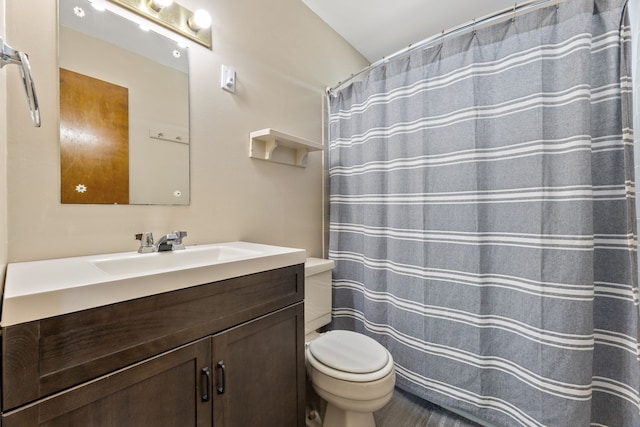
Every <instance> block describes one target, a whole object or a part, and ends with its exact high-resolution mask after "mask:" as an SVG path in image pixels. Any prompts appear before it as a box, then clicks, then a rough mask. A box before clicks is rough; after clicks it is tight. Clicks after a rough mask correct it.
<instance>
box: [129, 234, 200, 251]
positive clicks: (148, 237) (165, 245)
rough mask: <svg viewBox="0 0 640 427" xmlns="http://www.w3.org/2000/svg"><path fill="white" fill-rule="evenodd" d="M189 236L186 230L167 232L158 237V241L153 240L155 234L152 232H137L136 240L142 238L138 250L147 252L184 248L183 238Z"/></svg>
mask: <svg viewBox="0 0 640 427" xmlns="http://www.w3.org/2000/svg"><path fill="white" fill-rule="evenodd" d="M186 236H187V232H186V231H174V232H173V233H169V234H165V235H164V236H162V237H160V239H158V243H154V242H153V234H152V233H151V232H146V233H140V234H136V240H140V248H139V249H138V252H140V253H141V254H146V253H150V252H166V251H178V250H182V249H184V243H182V238H183V237H186Z"/></svg>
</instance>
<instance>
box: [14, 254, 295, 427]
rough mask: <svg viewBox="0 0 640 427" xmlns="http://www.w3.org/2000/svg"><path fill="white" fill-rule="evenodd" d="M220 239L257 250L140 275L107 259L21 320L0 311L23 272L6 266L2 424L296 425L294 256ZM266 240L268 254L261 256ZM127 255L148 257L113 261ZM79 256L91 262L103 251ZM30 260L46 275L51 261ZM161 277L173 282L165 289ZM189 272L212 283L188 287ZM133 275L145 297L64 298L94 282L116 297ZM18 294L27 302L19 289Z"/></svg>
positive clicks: (84, 291)
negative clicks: (87, 278) (106, 264)
mask: <svg viewBox="0 0 640 427" xmlns="http://www.w3.org/2000/svg"><path fill="white" fill-rule="evenodd" d="M231 245H236V246H237V247H241V248H245V249H246V248H249V247H250V249H251V250H254V251H255V252H256V253H254V254H249V255H248V254H247V253H242V252H239V253H236V254H235V255H234V256H233V257H229V258H226V259H220V260H218V261H216V262H211V261H207V260H206V257H204V256H202V254H200V255H197V256H196V257H198V256H199V257H200V258H202V260H198V261H197V262H194V263H193V264H191V265H188V264H187V266H186V267H185V266H184V265H180V263H176V266H172V267H170V268H168V269H165V270H166V271H155V272H153V268H152V267H153V264H154V262H155V261H153V260H152V261H150V263H148V265H146V266H145V268H144V272H143V273H140V272H132V271H134V270H135V268H131V269H130V268H129V267H124V270H123V267H122V265H124V264H126V263H127V262H128V261H126V260H125V261H123V262H122V263H118V262H115V263H112V264H113V265H115V264H118V266H117V267H116V268H115V269H112V272H111V273H107V275H103V276H104V277H105V280H107V279H106V277H109V275H110V276H111V277H113V276H117V280H116V279H114V280H111V282H109V281H106V282H104V283H102V282H100V281H99V280H94V282H95V283H94V284H93V285H90V286H76V288H77V289H76V290H75V291H74V290H73V288H66V289H63V287H61V285H60V286H58V287H55V286H54V288H56V289H53V288H51V287H50V288H48V289H47V291H46V292H45V293H49V297H50V298H49V300H50V302H51V305H55V306H57V307H58V308H57V310H59V311H60V313H59V314H57V315H48V316H47V317H43V318H38V319H31V320H26V321H22V320H24V319H20V321H17V319H18V317H19V316H17V314H16V316H15V317H13V318H12V317H11V316H9V315H7V316H9V317H7V316H5V312H4V310H5V309H7V308H9V314H10V313H11V312H12V309H11V305H12V303H16V304H17V303H18V301H19V300H20V298H18V295H16V292H14V291H13V290H12V289H11V281H12V280H22V279H25V278H26V276H25V275H24V274H26V273H24V272H21V271H19V270H20V268H18V267H19V266H16V265H10V266H9V269H8V275H7V285H9V287H8V288H6V289H5V293H7V292H8V298H7V295H5V300H4V302H5V305H6V304H8V306H5V307H4V308H3V317H2V322H3V324H2V426H3V427H15V426H63V425H64V426H88V425H91V426H151V425H152V426H204V425H207V426H211V425H212V423H213V425H215V426H216V427H218V426H227V427H230V426H239V427H241V426H274V427H275V426H277V427H286V426H300V427H302V426H303V425H304V392H305V387H304V382H305V366H304V321H303V293H304V291H303V290H304V259H305V253H304V251H303V250H302V251H301V250H290V249H288V248H277V247H269V246H263V245H253V244H246V243H241V242H234V243H232V244H231ZM201 248H202V247H201ZM271 248H276V251H275V252H277V253H274V252H271V253H269V254H265V253H264V252H263V253H261V251H263V250H264V251H267V252H269V250H271ZM188 249H189V248H187V250H188ZM278 251H279V252H278ZM192 252H193V253H195V252H196V251H195V250H194V251H192ZM136 255H137V256H142V257H144V256H146V255H147V254H135V255H134V254H133V253H132V254H127V255H126V256H124V258H123V259H127V260H128V259H130V258H133V259H134V260H135V259H136ZM149 255H151V254H149ZM155 255H157V257H156V258H157V259H158V260H160V261H162V262H161V263H160V264H163V265H171V262H173V258H164V259H163V258H159V257H160V256H171V255H173V254H169V255H164V254H161V255H158V254H155ZM116 258H117V257H115V258H114V257H111V258H110V259H116ZM222 258H224V257H222ZM78 259H81V260H82V262H85V263H87V262H88V263H89V264H92V263H93V264H92V265H94V266H95V263H96V262H97V261H99V260H104V259H105V258H104V257H103V258H100V259H98V258H97V257H80V258H78ZM149 259H151V258H149ZM189 259H190V260H193V259H194V258H189ZM185 260H187V258H185ZM38 263H51V261H39V262H38ZM23 264H27V263H23ZM33 264H35V263H33ZM98 265H99V264H98ZM113 265H112V267H113ZM132 265H134V266H135V265H136V264H135V263H134V264H132ZM12 267H13V268H12ZM32 267H33V266H32ZM36 267H38V266H36ZM75 267H76V268H79V267H78V266H77V265H76V266H75ZM39 268H40V270H41V273H44V274H47V271H46V270H47V269H48V268H54V267H53V264H52V263H51V265H49V266H47V265H43V264H39ZM97 270H100V269H99V268H98V269H96V271H97ZM106 270H109V269H108V268H107V269H106ZM116 270H117V271H118V272H117V273H114V272H113V271H116ZM26 271H29V269H25V272H26ZM123 271H126V274H125V273H123ZM103 272H104V271H103ZM239 272H245V273H247V274H242V275H238V273H239ZM23 273H24V274H23ZM48 273H51V271H49V272H48ZM174 273H179V274H177V275H176V274H174ZM38 274H40V273H38ZM100 274H101V275H102V273H100ZM167 276H169V277H170V278H172V279H173V280H174V282H176V283H177V284H176V285H175V287H176V289H173V290H166V289H165V287H166V286H168V285H167V284H166V283H165V280H166V279H167ZM181 276H182V278H181ZM227 276H228V277H227ZM186 277H188V279H187V278H186ZM194 277H196V278H197V279H196V280H203V279H202V278H203V277H213V278H214V279H215V280H211V281H206V280H205V281H203V282H201V283H197V284H193V280H194V279H193V278H194ZM154 278H155V279H156V281H158V282H161V283H160V285H158V286H156V287H155V288H154V286H151V285H149V283H153V282H154V281H153V280H152V279H154ZM51 280H52V281H55V278H54V277H52V278H51ZM169 280H171V279H169ZM120 282H123V283H120ZM138 284H142V286H141V287H143V288H147V290H146V291H145V292H146V293H148V295H145V296H137V297H134V298H127V297H126V296H123V295H117V296H116V297H115V299H122V298H124V300H121V301H110V302H109V303H107V304H100V305H97V306H95V307H91V308H83V309H81V310H76V307H75V306H74V304H75V303H79V304H88V302H87V301H84V302H82V301H81V302H78V301H76V299H77V298H80V299H81V298H82V297H83V296H84V297H86V295H90V294H91V288H95V290H96V294H98V295H100V292H99V290H104V287H111V288H113V289H114V293H115V294H118V292H119V291H118V289H119V288H124V287H131V288H136V287H140V286H138ZM145 285H148V286H145ZM58 288H59V289H58ZM158 288H161V289H163V290H162V291H161V292H158ZM56 290H57V291H58V292H57V293H56ZM12 292H13V293H12ZM135 292H142V291H141V289H137V290H136V291H135ZM135 292H134V293H135ZM122 293H123V294H126V293H127V292H124V291H123V292H122ZM40 297H42V295H41V296H40ZM12 298H13V299H15V301H12ZM22 298H23V299H24V300H23V301H21V304H27V300H28V295H22ZM34 298H35V297H34ZM66 298H69V301H68V304H65V302H66ZM113 298H114V297H112V299H113ZM98 299H101V298H98ZM34 301H35V302H36V305H37V304H38V301H37V298H36V299H34ZM102 302H104V301H102ZM91 304H95V301H94V302H93V303H89V305H91ZM66 305H69V306H71V307H72V308H71V309H68V308H66ZM16 313H17V311H16ZM49 314H51V313H49ZM31 316H35V314H31V315H29V316H27V317H31Z"/></svg>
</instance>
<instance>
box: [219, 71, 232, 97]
mask: <svg viewBox="0 0 640 427" xmlns="http://www.w3.org/2000/svg"><path fill="white" fill-rule="evenodd" d="M220 87H221V88H222V89H224V90H226V91H227V92H231V93H235V91H236V70H235V68H233V67H230V66H228V65H223V66H222V70H221V72H220Z"/></svg>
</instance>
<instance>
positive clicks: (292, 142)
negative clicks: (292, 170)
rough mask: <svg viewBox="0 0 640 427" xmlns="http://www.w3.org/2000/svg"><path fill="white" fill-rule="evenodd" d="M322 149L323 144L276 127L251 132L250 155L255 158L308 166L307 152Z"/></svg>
mask: <svg viewBox="0 0 640 427" xmlns="http://www.w3.org/2000/svg"><path fill="white" fill-rule="evenodd" d="M322 149H323V146H322V144H318V143H316V142H313V141H308V140H306V139H302V138H298V137H297V136H293V135H289V134H286V133H284V132H279V131H277V130H274V129H261V130H257V131H255V132H251V133H250V134H249V157H251V158H254V159H260V160H268V161H271V162H277V163H284V164H287V165H292V166H299V167H302V168H304V167H307V154H308V153H309V152H310V151H321V150H322Z"/></svg>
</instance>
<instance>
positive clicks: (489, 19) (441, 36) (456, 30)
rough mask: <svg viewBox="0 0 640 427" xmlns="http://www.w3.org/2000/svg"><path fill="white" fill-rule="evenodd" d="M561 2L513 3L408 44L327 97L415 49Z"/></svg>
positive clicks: (339, 86) (538, 0)
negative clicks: (548, 4)
mask: <svg viewBox="0 0 640 427" xmlns="http://www.w3.org/2000/svg"><path fill="white" fill-rule="evenodd" d="M560 1H561V0H530V1H526V2H524V3H521V4H518V3H515V4H514V5H513V7H510V8H508V9H503V10H501V11H499V12H496V13H492V14H490V15H486V16H483V17H482V18H478V19H474V20H472V21H469V22H467V23H464V24H462V25H459V26H457V27H453V28H450V29H448V30H442V32H441V33H440V34H436V35H434V36H431V37H428V38H426V39H424V40H421V41H419V42H417V43H414V44H410V45H409V46H407V47H405V48H403V49H400V50H399V51H397V52H394V53H392V54H391V55H389V56H386V57H383V58H382V59H379V60H377V61H376V62H374V63H372V64H369V65H367V66H366V67H364V68H363V69H362V70H360V71H358V72H357V73H355V74H351V76H350V77H349V78H348V79H346V80H345V81H343V82H338V84H337V85H336V86H334V87H330V88H327V94H328V95H332V94H333V93H334V91H336V90H338V89H340V88H342V87H343V86H345V85H347V84H348V83H349V82H351V81H352V80H353V79H354V78H356V77H358V76H359V75H361V74H364V73H366V72H368V71H370V70H372V69H374V68H377V67H379V66H380V65H383V64H386V63H387V62H389V61H391V60H392V59H396V58H399V57H401V56H403V55H405V54H407V53H409V52H411V51H413V50H415V49H418V48H421V47H426V46H429V45H430V44H431V43H433V42H434V41H440V40H444V39H445V38H446V37H451V36H452V35H455V34H458V33H462V32H464V31H466V30H469V29H472V28H475V27H477V26H479V25H486V24H488V23H489V22H493V21H496V20H499V19H502V18H505V17H507V16H508V15H509V14H512V15H513V16H512V18H511V19H515V18H516V14H517V13H518V12H521V11H523V10H527V9H532V8H535V7H538V6H541V5H542V4H545V3H558V4H559V3H560Z"/></svg>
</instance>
